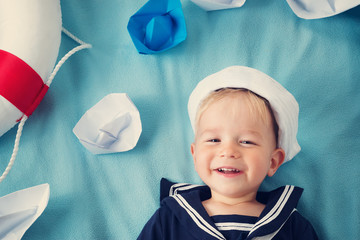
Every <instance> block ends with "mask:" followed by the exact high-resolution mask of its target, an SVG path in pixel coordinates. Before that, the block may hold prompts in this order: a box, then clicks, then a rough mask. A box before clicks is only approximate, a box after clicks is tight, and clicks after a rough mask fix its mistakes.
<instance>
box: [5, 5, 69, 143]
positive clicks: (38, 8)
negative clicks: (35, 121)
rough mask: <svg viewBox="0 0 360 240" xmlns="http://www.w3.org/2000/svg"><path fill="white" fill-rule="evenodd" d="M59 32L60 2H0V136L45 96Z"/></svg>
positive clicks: (55, 57)
mask: <svg viewBox="0 0 360 240" xmlns="http://www.w3.org/2000/svg"><path fill="white" fill-rule="evenodd" d="M61 28H62V21H61V8H60V1H59V0H0V136H2V135H3V134H4V133H6V132H7V131H8V130H9V129H11V128H12V127H13V126H14V125H15V124H16V123H17V121H19V119H20V118H21V117H22V116H24V115H26V116H30V115H31V114H32V112H33V111H34V110H35V108H36V107H37V105H38V104H39V103H40V101H41V99H42V97H43V96H44V95H45V93H46V91H47V89H48V86H47V85H46V84H45V82H46V81H47V79H48V77H49V75H50V74H51V72H52V70H53V68H54V65H55V62H56V59H57V56H58V52H59V46H60V41H61Z"/></svg>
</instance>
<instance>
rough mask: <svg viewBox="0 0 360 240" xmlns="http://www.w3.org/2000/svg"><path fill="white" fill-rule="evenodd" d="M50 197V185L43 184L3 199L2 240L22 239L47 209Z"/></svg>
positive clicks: (0, 212) (0, 200) (0, 208)
mask: <svg viewBox="0 0 360 240" xmlns="http://www.w3.org/2000/svg"><path fill="white" fill-rule="evenodd" d="M49 195H50V187H49V184H41V185H38V186H35V187H31V188H27V189H24V190H20V191H17V192H13V193H11V194H8V195H6V196H4V197H1V198H0V239H3V240H17V239H21V238H22V236H23V235H24V233H25V232H26V230H27V229H28V228H29V227H30V226H31V225H32V224H33V223H34V222H35V220H36V219H37V218H38V217H39V216H40V215H41V214H42V212H43V211H44V209H45V208H46V206H47V203H48V200H49Z"/></svg>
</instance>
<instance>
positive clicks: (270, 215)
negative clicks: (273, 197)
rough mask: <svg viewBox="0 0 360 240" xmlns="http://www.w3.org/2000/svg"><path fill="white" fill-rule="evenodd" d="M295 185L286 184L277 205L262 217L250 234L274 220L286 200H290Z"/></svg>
mask: <svg viewBox="0 0 360 240" xmlns="http://www.w3.org/2000/svg"><path fill="white" fill-rule="evenodd" d="M294 188H295V187H294V186H289V185H286V186H285V189H284V191H283V193H282V194H281V196H280V198H279V199H278V201H277V202H276V204H275V206H274V207H273V208H272V209H271V210H270V212H268V213H267V214H266V215H265V216H264V217H263V218H262V219H260V220H259V221H258V222H257V223H256V224H255V225H254V227H253V229H252V230H251V231H250V233H249V235H250V234H251V233H253V232H254V231H255V230H257V229H258V228H260V227H262V226H264V225H266V224H268V223H269V222H271V221H273V220H274V219H275V218H276V217H277V216H279V214H280V213H281V211H282V210H283V208H284V206H285V204H286V202H287V201H288V199H289V197H290V195H291V193H292V192H293V191H294Z"/></svg>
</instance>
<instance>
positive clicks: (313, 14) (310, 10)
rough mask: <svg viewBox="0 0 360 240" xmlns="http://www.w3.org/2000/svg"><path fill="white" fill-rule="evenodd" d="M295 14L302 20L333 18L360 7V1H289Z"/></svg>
mask: <svg viewBox="0 0 360 240" xmlns="http://www.w3.org/2000/svg"><path fill="white" fill-rule="evenodd" d="M287 2H288V4H289V6H290V7H291V9H292V10H293V12H294V13H295V14H296V15H297V16H298V17H301V18H305V19H317V18H325V17H331V16H334V15H336V14H339V13H342V12H344V11H347V10H349V9H351V8H353V7H356V6H358V5H360V0H316V1H314V0H287Z"/></svg>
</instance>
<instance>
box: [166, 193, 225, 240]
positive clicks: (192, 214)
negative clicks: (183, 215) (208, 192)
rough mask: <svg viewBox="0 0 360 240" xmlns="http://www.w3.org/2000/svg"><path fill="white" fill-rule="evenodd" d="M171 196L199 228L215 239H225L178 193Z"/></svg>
mask: <svg viewBox="0 0 360 240" xmlns="http://www.w3.org/2000/svg"><path fill="white" fill-rule="evenodd" d="M172 197H173V198H174V199H175V200H176V201H177V202H178V203H179V205H180V206H181V207H182V208H184V209H185V210H186V212H187V213H188V214H189V216H190V217H191V218H192V220H193V221H194V222H195V223H196V225H197V226H198V227H199V228H201V229H202V230H204V231H205V232H206V233H208V234H210V235H211V236H213V237H215V238H217V239H221V240H226V239H225V237H224V236H223V235H222V234H221V233H220V232H219V231H218V230H217V229H216V228H214V227H213V226H211V225H210V224H209V223H208V222H207V221H206V220H205V219H204V218H203V217H201V216H200V214H199V213H198V212H197V211H196V210H195V209H194V208H192V207H191V206H190V204H189V203H188V202H187V201H186V200H185V198H183V197H182V196H181V195H179V194H176V195H173V196H172Z"/></svg>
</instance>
